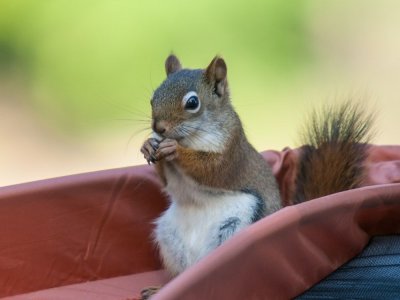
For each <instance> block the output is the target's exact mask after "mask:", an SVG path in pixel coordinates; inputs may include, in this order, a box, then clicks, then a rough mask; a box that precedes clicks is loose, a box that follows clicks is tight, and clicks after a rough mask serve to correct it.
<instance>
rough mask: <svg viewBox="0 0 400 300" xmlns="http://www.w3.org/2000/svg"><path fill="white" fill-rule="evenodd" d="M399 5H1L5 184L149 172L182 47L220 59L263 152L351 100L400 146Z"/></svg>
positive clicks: (117, 1)
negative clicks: (168, 61)
mask: <svg viewBox="0 0 400 300" xmlns="http://www.w3.org/2000/svg"><path fill="white" fill-rule="evenodd" d="M399 8H400V4H398V2H397V1H379V2H378V1H363V0H348V1H316V0H315V1H311V0H310V1H281V0H268V1H257V0H249V1H236V0H235V1H229V2H228V1H215V0H214V1H211V0H205V1H178V0H166V1H154V0H150V1H133V0H130V1H128V0H96V1H94V0H83V1H77V0H76V1H71V0H70V1H67V0H41V1H37V0H36V1H33V0H18V1H15V0H1V1H0V136H1V144H0V168H1V169H0V186H1V185H7V184H13V183H18V182H24V181H31V180H36V179H41V178H46V177H54V176H60V175H65V174H72V173H79V172H86V171H91V170H98V169H106V168H113V167H120V166H128V165H133V164H139V163H143V162H144V161H143V159H142V157H141V155H140V153H139V147H140V144H141V142H142V141H143V139H144V138H145V137H146V134H148V133H149V130H146V128H148V127H149V116H150V105H149V99H150V97H151V93H152V91H153V90H154V89H155V88H156V87H157V85H158V84H159V83H160V82H161V81H162V80H163V79H164V77H165V74H164V60H165V58H166V56H167V55H168V54H169V53H170V52H172V51H173V52H174V53H175V54H176V55H178V56H179V57H180V59H181V62H182V63H183V65H184V66H186V67H191V68H204V67H206V66H207V64H208V63H209V62H210V61H211V59H212V58H213V57H214V56H215V55H216V54H219V55H222V56H223V57H224V58H225V60H226V62H227V64H228V78H229V83H230V87H231V92H232V99H233V103H234V105H235V107H236V108H237V110H238V112H239V114H240V116H241V117H242V119H243V122H244V125H245V129H246V132H247V133H248V136H249V138H250V140H251V142H252V143H253V144H254V145H255V146H256V147H257V148H258V149H259V150H264V149H278V150H279V149H281V148H283V147H284V146H291V147H295V146H298V144H296V142H297V132H298V129H299V127H301V124H302V121H303V120H304V119H305V116H306V114H307V112H309V111H310V110H311V107H312V106H314V105H318V104H320V103H323V102H329V101H337V100H340V99H343V98H346V97H348V96H349V95H351V96H352V97H355V98H357V99H360V98H368V99H369V100H368V102H369V103H370V105H371V107H372V108H371V109H375V108H378V109H379V115H380V118H379V119H378V130H379V135H378V136H377V138H376V140H375V141H376V142H377V143H392V144H394V143H399V142H400V137H399V134H398V130H397V124H398V121H397V118H398V117H397V116H398V115H399V113H400V105H399V103H400V102H399V101H400V99H399V96H400V91H399V78H400V77H399V76H400V37H399V35H398V29H399V28H400V27H399V26H400V19H399V18H398V16H397V13H396V12H398V11H399V10H398V9H399Z"/></svg>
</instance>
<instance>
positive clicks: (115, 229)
mask: <svg viewBox="0 0 400 300" xmlns="http://www.w3.org/2000/svg"><path fill="white" fill-rule="evenodd" d="M298 151H299V150H296V149H295V150H291V149H285V150H284V151H282V152H278V151H266V152H263V156H264V157H265V158H266V159H267V161H268V162H269V163H270V164H271V166H272V167H273V171H274V174H275V175H276V177H277V179H278V181H279V184H280V190H281V192H282V195H283V202H284V204H285V205H289V204H290V203H289V201H288V199H289V198H290V197H289V196H290V193H292V192H293V182H294V174H295V171H296V169H295V167H296V161H297V159H298V153H299V152H298ZM366 166H367V171H368V172H367V173H368V174H366V179H365V182H364V185H365V186H366V187H364V188H361V189H356V190H353V191H347V192H343V193H339V194H335V195H330V196H327V197H324V198H321V199H317V200H313V201H310V202H307V203H303V204H300V205H297V206H289V207H287V208H285V209H283V210H281V211H279V212H277V213H276V214H274V215H272V216H270V217H267V218H265V219H263V220H261V221H259V222H257V223H256V224H254V225H252V226H250V227H249V228H248V229H246V230H244V231H243V232H241V233H240V234H238V235H237V236H235V237H234V238H232V239H231V240H229V241H228V242H227V243H225V244H224V245H222V246H221V247H219V248H218V249H217V250H216V251H214V252H213V253H212V254H210V255H209V256H208V257H206V258H205V259H204V260H202V261H201V262H200V263H199V264H197V265H196V266H194V267H192V268H191V269H189V270H187V271H186V272H184V273H183V274H182V275H180V276H178V277H177V278H176V279H174V280H173V281H171V282H170V284H168V285H167V286H166V287H165V288H163V289H162V290H161V292H160V293H159V294H158V295H157V296H156V297H155V299H252V297H253V298H254V299H258V298H261V299H270V298H272V299H280V298H290V297H294V296H295V295H297V294H299V293H301V292H302V291H304V290H305V289H307V288H308V287H309V286H311V285H313V284H314V283H315V282H317V281H318V280H320V279H321V278H322V277H323V276H325V275H327V274H329V273H330V272H331V271H332V270H334V269H335V268H337V267H338V266H340V265H341V264H343V263H344V262H345V261H347V260H348V259H350V258H351V257H353V256H354V255H355V254H357V253H358V252H359V251H360V250H361V249H362V248H363V247H364V246H365V244H366V242H367V241H368V239H369V237H370V236H371V235H374V234H382V233H399V231H400V226H399V222H400V218H398V216H399V213H400V204H399V203H400V184H391V183H400V147H399V146H372V147H371V149H370V152H369V157H368V160H367V162H366ZM388 184H389V185H388ZM372 185H375V186H373V187H368V186H372ZM166 204H167V203H166V199H165V197H164V196H163V194H162V192H161V185H160V183H159V180H158V179H157V177H156V175H155V173H154V170H153V169H152V168H151V167H148V166H141V167H132V168H124V169H118V170H109V171H99V172H94V173H89V174H82V175H74V176H68V177H64V178H57V179H50V180H44V181H40V182H35V183H27V184H22V185H16V186H11V187H5V188H1V189H0V236H1V239H0V270H1V272H0V297H4V296H7V295H17V294H23V293H28V292H31V291H38V290H44V289H49V288H53V287H60V286H65V285H71V284H76V283H82V284H83V283H84V282H86V281H93V280H99V279H105V278H113V277H118V276H124V275H132V276H133V275H135V274H136V275H135V277H134V278H136V279H135V282H137V283H138V284H139V286H140V284H141V281H140V279H138V278H141V274H142V275H143V274H148V273H143V272H147V271H152V270H158V269H159V268H160V267H161V265H160V262H159V259H158V255H157V251H156V249H155V248H154V246H153V244H152V241H151V231H152V228H153V225H152V220H154V219H155V218H156V217H157V216H158V215H159V214H160V213H161V212H162V211H163V210H164V209H165V208H166ZM154 274H158V273H154ZM146 276H148V275H146ZM150 277H151V276H150ZM114 279H115V278H114ZM114 279H109V280H114ZM148 279H149V278H148ZM159 279H160V278H159V277H157V276H156V275H155V276H154V277H153V278H152V279H151V278H150V279H149V280H148V281H146V282H148V283H152V282H154V284H157V283H159V282H160V280H159ZM132 280H133V279H132ZM122 282H125V283H122ZM135 282H133V283H132V286H131V287H130V288H129V285H130V283H129V281H121V285H118V286H119V287H120V289H121V290H122V289H125V292H126V294H125V293H123V295H127V298H133V297H135V296H137V295H130V294H131V293H132V292H133V291H136V290H132V289H133V288H135V289H137V288H138V285H137V284H136V285H135ZM105 284H107V283H105ZM84 286H85V288H88V289H89V290H90V289H91V288H92V287H93V286H91V285H86V284H85V285H84ZM66 288H67V287H66ZM58 291H59V293H60V294H59V295H60V297H59V299H72V298H68V296H66V298H65V297H64V298H63V295H66V294H64V292H63V289H62V288H60V289H59V290H58ZM42 292H43V293H45V292H46V291H42ZM53 292H54V291H53ZM121 295H122V294H118V296H116V298H115V299H122V298H120V297H121ZM257 297H258V298H257ZM39 298H40V297H39ZM21 299H22V298H21ZM40 299H42V298H40ZM43 299H45V298H43ZM88 299H89V298H88ZM96 299H101V298H96Z"/></svg>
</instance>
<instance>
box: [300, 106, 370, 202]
mask: <svg viewBox="0 0 400 300" xmlns="http://www.w3.org/2000/svg"><path fill="white" fill-rule="evenodd" d="M373 119H374V116H373V115H372V114H368V113H367V112H365V111H364V109H363V107H362V106H361V104H357V103H352V102H351V101H347V102H345V103H343V104H341V105H337V106H335V107H326V108H325V109H324V110H323V111H322V112H314V114H313V115H312V118H311V122H310V124H309V125H308V127H307V128H306V132H305V134H304V137H305V140H304V141H303V142H304V143H305V144H307V146H304V147H303V148H302V153H301V156H300V160H299V166H298V174H297V178H296V180H297V181H296V191H295V194H294V199H293V202H294V203H299V202H303V201H306V200H311V199H314V198H318V197H322V196H325V195H329V194H333V193H337V192H341V191H345V190H349V189H354V188H357V187H359V186H360V185H361V183H362V181H363V178H364V177H365V167H364V162H365V159H366V157H367V150H368V142H369V140H370V138H371V137H372V133H371V128H372V123H373Z"/></svg>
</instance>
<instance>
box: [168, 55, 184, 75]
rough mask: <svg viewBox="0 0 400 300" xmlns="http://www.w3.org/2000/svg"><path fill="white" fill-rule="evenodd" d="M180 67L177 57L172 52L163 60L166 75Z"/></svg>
mask: <svg viewBox="0 0 400 300" xmlns="http://www.w3.org/2000/svg"><path fill="white" fill-rule="evenodd" d="M180 69H182V66H181V63H180V62H179V59H178V58H177V57H176V56H175V55H173V54H171V55H170V56H168V57H167V59H166V60H165V72H166V73H167V76H169V75H170V74H172V73H175V72H177V71H179V70H180Z"/></svg>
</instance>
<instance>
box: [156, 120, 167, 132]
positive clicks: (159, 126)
mask: <svg viewBox="0 0 400 300" xmlns="http://www.w3.org/2000/svg"><path fill="white" fill-rule="evenodd" d="M166 125H167V124H166V122H165V121H154V122H153V130H154V131H155V132H156V133H158V134H163V133H164V132H165V131H166V127H167V126H166Z"/></svg>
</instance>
